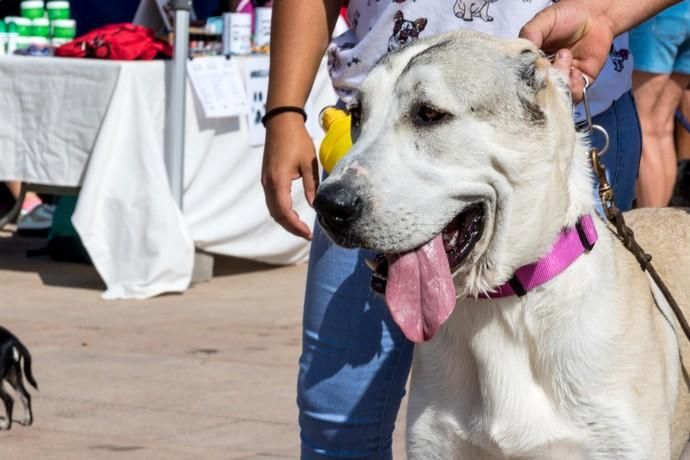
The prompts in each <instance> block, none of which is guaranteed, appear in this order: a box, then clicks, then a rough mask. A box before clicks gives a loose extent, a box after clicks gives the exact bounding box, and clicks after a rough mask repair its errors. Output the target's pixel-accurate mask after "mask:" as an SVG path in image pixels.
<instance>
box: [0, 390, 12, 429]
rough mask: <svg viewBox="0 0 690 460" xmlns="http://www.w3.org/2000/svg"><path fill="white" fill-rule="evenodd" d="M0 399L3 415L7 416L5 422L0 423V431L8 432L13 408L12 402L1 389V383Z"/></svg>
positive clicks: (10, 426)
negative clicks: (3, 410) (3, 407)
mask: <svg viewBox="0 0 690 460" xmlns="http://www.w3.org/2000/svg"><path fill="white" fill-rule="evenodd" d="M0 398H1V399H2V402H3V403H5V413H6V414H7V415H6V417H7V418H6V419H5V422H4V423H0V430H9V429H10V428H12V407H13V406H14V400H13V399H12V396H10V395H9V394H7V392H6V391H5V389H4V388H3V387H2V383H0Z"/></svg>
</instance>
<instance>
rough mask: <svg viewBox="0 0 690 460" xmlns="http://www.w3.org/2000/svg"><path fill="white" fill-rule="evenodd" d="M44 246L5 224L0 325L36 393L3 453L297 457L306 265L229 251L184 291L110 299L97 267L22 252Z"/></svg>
mask: <svg viewBox="0 0 690 460" xmlns="http://www.w3.org/2000/svg"><path fill="white" fill-rule="evenodd" d="M41 245H42V242H41V241H40V240H31V239H18V238H9V235H8V234H7V233H0V324H2V325H4V326H6V327H8V328H10V329H11V330H13V331H14V332H15V333H16V334H17V335H18V336H19V337H20V338H21V339H22V340H23V341H24V342H25V343H26V344H27V345H28V346H29V347H30V349H31V351H32V354H33V357H34V374H35V376H36V379H37V380H38V383H39V385H40V390H41V391H40V392H38V393H37V392H34V394H35V396H34V412H35V417H36V422H35V424H34V426H32V427H31V428H24V427H22V426H19V425H16V426H15V427H14V428H13V429H12V431H10V432H7V433H2V434H0V458H2V459H3V460H4V459H12V460H14V459H31V460H33V459H41V460H43V459H69V460H72V459H101V458H107V459H110V458H117V459H165V460H167V459H201V458H203V459H228V460H234V459H255V460H259V459H264V460H269V459H282V458H297V456H298V453H297V449H298V432H297V425H296V422H295V420H296V408H295V403H294V400H295V391H294V387H295V366H296V361H297V357H298V354H299V349H300V319H301V317H300V315H301V313H300V310H301V302H302V288H303V284H304V276H305V267H304V266H300V267H288V268H278V269H276V268H270V267H266V266H262V265H259V264H254V263H248V262H243V261H237V260H228V259H224V260H222V261H220V263H217V276H216V277H215V278H214V279H213V281H211V282H210V283H207V284H203V285H199V286H196V287H195V288H193V289H191V290H190V291H188V292H187V293H185V294H184V295H170V296H164V297H160V298H157V299H153V300H148V301H133V302H104V301H102V300H100V291H101V289H102V285H101V282H100V280H99V278H98V276H97V274H96V272H95V271H94V270H93V269H92V268H89V267H85V266H79V265H72V264H59V263H56V262H52V261H49V260H47V259H45V258H37V259H27V258H26V257H25V252H26V250H27V249H35V248H37V247H40V246H41ZM398 432H399V434H398V438H397V439H396V453H397V455H396V457H395V458H396V459H402V458H404V455H403V454H402V453H401V452H402V445H401V444H402V443H401V442H400V437H401V433H402V430H398Z"/></svg>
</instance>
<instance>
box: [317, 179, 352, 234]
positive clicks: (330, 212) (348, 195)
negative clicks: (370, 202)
mask: <svg viewBox="0 0 690 460" xmlns="http://www.w3.org/2000/svg"><path fill="white" fill-rule="evenodd" d="M363 207H364V205H363V202H362V199H361V198H360V197H359V196H357V194H356V193H355V192H354V191H353V190H352V188H351V187H346V186H343V185H342V184H329V185H327V186H325V187H321V189H319V192H318V193H317V194H316V199H315V200H314V209H316V212H317V213H318V215H319V222H320V223H321V225H322V226H324V227H326V229H327V230H330V231H333V232H338V231H341V230H346V229H347V228H348V226H349V225H350V224H352V222H354V221H355V220H357V219H358V218H359V217H360V216H361V215H362V209H363Z"/></svg>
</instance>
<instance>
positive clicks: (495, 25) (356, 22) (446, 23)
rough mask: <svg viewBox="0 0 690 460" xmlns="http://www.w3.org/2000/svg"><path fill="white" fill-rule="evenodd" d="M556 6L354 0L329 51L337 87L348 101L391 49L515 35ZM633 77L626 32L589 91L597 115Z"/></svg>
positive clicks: (509, 1)
mask: <svg viewBox="0 0 690 460" xmlns="http://www.w3.org/2000/svg"><path fill="white" fill-rule="evenodd" d="M552 4H553V2H552V1H551V0H527V1H525V0H350V3H349V6H348V19H349V22H350V30H349V31H348V32H346V33H345V34H343V35H341V36H339V37H337V38H336V39H335V40H334V41H333V43H332V44H331V46H330V47H329V50H328V63H329V72H330V75H331V78H332V80H333V86H334V88H335V90H336V92H337V93H338V95H339V96H340V97H341V98H342V99H343V100H344V101H346V102H347V101H348V100H349V99H350V98H351V97H352V94H354V92H355V91H356V90H357V88H359V86H360V85H361V83H362V81H363V80H364V78H365V77H366V75H367V74H368V73H369V71H370V70H371V68H372V67H373V66H374V65H375V64H376V62H378V60H379V59H380V58H381V57H382V56H383V55H385V54H386V53H388V52H389V51H392V50H394V49H397V48H399V47H400V46H403V45H405V44H406V43H409V42H412V41H414V40H416V39H417V38H424V37H430V36H433V35H437V34H440V33H443V32H448V31H450V30H454V29H459V28H464V29H473V30H477V31H480V32H484V33H487V34H490V35H494V36H499V37H507V38H510V37H517V36H518V34H519V32H520V29H521V28H522V26H523V25H524V24H525V23H527V22H528V21H529V20H530V19H532V18H533V17H534V15H536V14H537V13H538V12H539V11H541V10H543V9H544V8H546V7H548V6H550V5H552ZM631 74H632V56H631V55H630V53H629V51H628V40H627V34H623V35H621V36H620V37H618V38H616V40H615V41H614V44H613V47H612V48H611V50H610V53H609V59H608V61H607V63H606V66H605V68H604V70H602V72H601V74H600V75H599V77H598V78H597V80H596V83H595V85H594V87H593V88H592V90H591V93H590V95H591V98H590V103H591V106H592V112H593V114H595V115H596V114H598V113H601V112H603V111H604V110H606V109H607V108H608V107H609V106H610V105H611V103H612V102H613V101H614V100H616V99H617V98H619V97H620V96H621V95H622V94H624V93H625V92H627V91H628V90H629V89H630V86H631ZM577 118H581V114H578V116H577Z"/></svg>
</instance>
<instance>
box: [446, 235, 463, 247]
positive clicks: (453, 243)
mask: <svg viewBox="0 0 690 460" xmlns="http://www.w3.org/2000/svg"><path fill="white" fill-rule="evenodd" d="M459 236H460V232H459V231H455V232H453V236H452V237H451V239H450V242H449V243H448V244H449V246H450V247H451V248H452V247H454V246H455V244H456V243H457V242H458V237H459Z"/></svg>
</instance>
